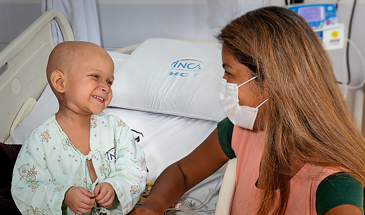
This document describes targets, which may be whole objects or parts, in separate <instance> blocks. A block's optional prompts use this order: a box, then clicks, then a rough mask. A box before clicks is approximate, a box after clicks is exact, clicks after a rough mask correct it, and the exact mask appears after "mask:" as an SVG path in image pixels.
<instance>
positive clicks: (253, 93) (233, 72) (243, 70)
mask: <svg viewBox="0 0 365 215" xmlns="http://www.w3.org/2000/svg"><path fill="white" fill-rule="evenodd" d="M222 61H223V68H224V70H225V73H224V76H223V78H225V79H226V80H227V82H228V83H233V84H237V85H238V86H239V85H240V84H242V83H244V82H246V81H247V80H249V79H251V78H252V77H251V76H250V71H249V69H248V68H247V67H246V66H245V65H243V64H241V63H239V62H237V61H236V60H235V59H234V57H233V55H232V54H230V53H229V52H228V51H226V50H225V49H224V48H223V50H222ZM261 86H263V88H260V87H259V86H257V85H256V84H255V79H254V80H251V81H249V82H247V83H246V84H244V85H242V86H241V87H239V88H238V100H239V104H240V105H241V106H243V105H245V106H249V107H254V108H256V107H257V106H259V105H260V104H261V103H262V102H264V101H265V100H266V99H267V98H269V96H268V92H267V89H266V87H265V86H266V85H265V83H263V84H262V85H261ZM269 102H270V101H267V102H265V103H264V104H263V105H262V106H260V108H259V112H258V115H257V117H256V120H255V124H254V127H253V131H258V130H263V129H264V127H265V125H266V123H267V118H268V103H269Z"/></svg>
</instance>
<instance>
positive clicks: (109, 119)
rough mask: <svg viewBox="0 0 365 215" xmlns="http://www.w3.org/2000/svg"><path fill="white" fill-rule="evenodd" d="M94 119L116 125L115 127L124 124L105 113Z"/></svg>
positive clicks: (116, 117)
mask: <svg viewBox="0 0 365 215" xmlns="http://www.w3.org/2000/svg"><path fill="white" fill-rule="evenodd" d="M95 116H96V118H99V119H98V120H102V121H106V122H109V123H112V124H116V125H122V124H123V125H124V126H125V123H124V122H123V120H122V119H121V118H120V117H119V116H117V115H114V114H111V113H106V112H101V113H100V114H97V115H95Z"/></svg>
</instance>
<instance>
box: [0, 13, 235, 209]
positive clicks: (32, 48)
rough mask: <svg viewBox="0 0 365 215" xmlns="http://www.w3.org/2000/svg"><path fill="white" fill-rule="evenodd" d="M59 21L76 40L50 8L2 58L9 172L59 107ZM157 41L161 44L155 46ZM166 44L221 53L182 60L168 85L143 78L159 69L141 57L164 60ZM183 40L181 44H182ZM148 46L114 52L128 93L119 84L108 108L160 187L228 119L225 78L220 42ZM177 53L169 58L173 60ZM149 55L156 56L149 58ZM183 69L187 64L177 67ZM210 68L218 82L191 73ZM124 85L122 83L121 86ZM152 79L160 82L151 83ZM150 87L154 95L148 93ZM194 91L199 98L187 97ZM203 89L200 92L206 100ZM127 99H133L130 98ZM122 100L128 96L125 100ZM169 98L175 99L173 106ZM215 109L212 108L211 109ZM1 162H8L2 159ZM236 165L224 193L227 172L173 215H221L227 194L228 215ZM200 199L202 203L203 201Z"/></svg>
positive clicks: (1, 137) (9, 205) (1, 110)
mask: <svg viewBox="0 0 365 215" xmlns="http://www.w3.org/2000/svg"><path fill="white" fill-rule="evenodd" d="M52 19H55V20H56V21H57V23H58V25H59V26H60V29H61V31H62V36H63V38H64V40H65V41H72V40H74V38H73V34H72V29H71V27H70V26H69V23H68V22H67V19H66V18H65V17H64V15H63V14H62V13H61V12H59V11H57V10H49V11H47V12H46V13H44V14H43V15H42V16H41V17H40V18H39V19H37V20H36V21H35V22H34V23H33V24H32V25H31V26H30V27H29V28H28V29H26V30H25V31H24V32H23V33H22V34H21V35H20V36H18V37H17V38H16V39H15V40H14V41H13V42H12V43H11V44H9V45H8V46H7V47H6V48H5V49H4V50H3V51H2V52H1V53H0V66H3V65H4V66H3V67H2V68H4V67H5V71H4V72H3V74H2V75H1V76H0V100H1V105H0V119H1V120H0V121H1V123H0V146H1V149H2V152H4V153H5V154H6V156H8V157H9V158H10V163H9V162H8V163H7V164H4V163H3V165H7V166H6V167H7V169H12V166H11V165H13V164H14V162H15V159H16V156H17V153H18V151H19V149H20V147H21V144H22V143H23V141H24V140H25V138H27V136H28V135H29V134H30V132H31V131H32V130H33V129H34V128H36V127H37V126H38V125H39V124H40V123H41V122H43V121H44V120H45V119H46V118H48V116H49V115H50V114H52V113H55V112H56V111H57V110H58V106H57V101H56V99H55V96H54V95H53V93H52V92H51V90H50V87H49V86H48V84H47V80H46V75H45V70H46V64H47V60H48V56H49V54H50V52H51V51H52V49H53V48H54V43H53V38H52V33H51V20H52ZM156 41H157V43H155V42H156ZM160 42H161V43H164V42H167V43H168V45H167V46H166V47H170V48H171V47H173V48H174V49H175V48H176V50H178V47H179V46H185V45H186V47H188V45H191V44H192V43H195V44H197V46H198V47H197V48H195V50H191V51H192V52H193V53H197V52H200V50H201V49H200V48H201V47H204V48H207V49H208V50H210V49H217V50H218V52H217V51H214V50H213V51H212V53H213V52H214V53H213V54H215V55H214V56H213V59H207V61H204V62H202V61H201V60H196V59H195V58H194V59H193V58H191V57H190V58H189V56H186V57H185V58H184V57H183V58H179V59H180V61H173V63H171V64H170V63H169V65H170V66H171V67H174V68H173V69H175V70H174V71H173V72H171V71H170V73H169V74H165V76H166V77H167V79H166V80H165V82H160V81H161V77H162V76H157V75H152V76H148V78H146V77H145V76H147V75H141V76H138V72H139V71H145V70H153V68H155V67H156V66H158V64H156V65H154V64H153V63H152V65H149V64H142V63H141V64H138V66H142V67H138V66H136V67H134V64H133V63H135V62H138V60H139V59H138V58H135V56H136V55H137V54H135V53H139V54H142V56H144V54H146V53H147V54H150V55H151V54H152V55H157V54H156V53H155V52H154V51H156V50H157V51H160V52H161V50H160V49H161V48H160V47H159V46H158V45H159V43H160ZM176 42H177V43H178V45H177V46H176V47H175V46H174V44H175V43H176ZM147 43H148V42H147ZM147 43H145V42H144V43H141V44H137V45H133V46H130V47H125V48H122V49H118V50H116V51H114V52H109V53H110V55H111V56H112V58H113V60H114V63H115V71H116V72H115V82H114V84H113V87H114V86H124V87H125V86H126V87H127V88H122V89H120V90H118V89H117V87H115V88H116V89H114V88H113V93H114V96H113V100H112V102H111V105H110V107H108V108H107V109H106V110H105V111H106V112H109V113H113V114H115V115H118V116H119V117H120V118H121V119H122V120H123V121H124V122H125V123H126V124H127V125H128V126H129V127H130V128H131V129H132V131H133V133H134V135H135V138H136V140H137V141H138V143H139V144H140V145H141V147H142V149H143V150H144V151H145V153H146V162H147V168H148V169H149V175H148V178H147V182H148V183H153V182H154V180H155V179H156V178H157V177H158V175H159V174H160V173H161V172H162V171H163V170H164V169H165V168H166V167H167V166H169V165H170V164H171V163H173V162H175V161H177V160H179V159H181V158H183V157H184V156H186V155H188V154H189V153H190V152H191V151H192V150H194V149H195V148H196V147H197V146H198V145H199V144H200V143H201V142H202V141H203V140H204V139H205V138H206V137H207V136H208V135H209V134H210V133H211V132H212V131H213V130H214V129H215V128H216V125H217V122H218V121H219V120H220V119H223V118H224V117H225V115H224V112H223V110H221V107H220V105H219V102H218V103H217V98H216V97H217V95H218V81H219V79H220V78H219V76H220V77H222V75H223V70H222V69H221V62H220V51H219V45H218V44H212V43H211V42H204V41H182V40H181V41H173V40H164V39H156V40H149V44H150V45H151V44H152V48H150V49H149V50H151V52H149V51H147V52H146V51H144V50H146V49H148V48H149V47H148V46H147V45H148V44H147ZM146 44H147V45H146ZM204 44H205V45H206V46H204ZM153 46H155V48H153ZM157 53H158V52H157ZM212 53H211V54H212ZM216 53H219V54H216ZM203 54H204V53H203ZM170 55H171V54H166V57H169V56H170ZM146 57H148V58H150V56H149V55H146ZM199 62H200V63H199ZM204 63H205V64H204ZM203 64H204V65H203ZM126 65H129V66H130V67H133V68H136V71H132V72H131V71H128V73H129V75H128V77H132V78H134V80H132V81H131V80H124V79H123V77H126V76H125V74H124V76H123V72H119V71H124V68H130V67H127V66H126ZM189 65H190V67H189ZM178 66H181V67H180V68H178ZM184 66H185V67H184ZM194 66H195V67H194ZM203 66H204V67H208V68H210V67H212V69H214V70H215V73H214V74H215V75H213V78H210V79H209V77H211V76H212V75H211V74H210V75H209V76H208V75H207V73H206V72H205V73H204V74H203V73H202V74H200V73H199V71H197V70H196V71H195V72H192V73H189V71H186V70H184V69H187V67H189V69H200V68H201V67H203ZM193 67H194V68H193ZM138 68H139V69H138ZM218 68H219V69H218ZM208 70H209V69H208ZM120 74H121V75H120ZM191 75H193V77H194V78H196V81H189V82H184V83H180V82H179V81H176V80H183V79H184V78H189V76H191ZM194 75H195V76H194ZM119 76H120V77H119ZM142 76H143V77H142ZM199 76H201V78H203V79H204V80H206V81H205V82H203V83H202V82H201V79H200V83H199V81H197V80H199V79H198V78H199ZM118 78H119V79H118ZM178 78H180V79H178ZM118 80H121V82H119V83H118ZM170 80H174V81H172V82H171V83H172V84H170V82H169V81H170ZM194 80H195V79H194ZM123 81H124V82H123ZM153 81H156V83H155V84H151V82H153ZM151 85H154V87H156V86H162V87H165V88H166V89H169V91H165V92H160V91H161V88H159V89H157V90H156V89H155V88H153V87H152V88H151ZM165 85H166V86H165ZM128 87H130V88H128ZM133 87H134V88H133ZM171 88H172V89H173V90H171ZM212 89H214V90H212ZM144 90H147V91H148V92H143V91H144ZM154 90H155V91H154ZM189 90H190V91H189ZM194 90H195V92H193V93H194V94H193V95H189V96H190V97H189V96H185V95H186V94H189V93H191V91H194ZM196 92H201V94H202V95H201V94H199V93H196ZM207 92H208V93H207ZM123 93H124V94H123ZM161 94H162V95H161ZM170 94H172V95H170ZM203 95H204V98H208V99H207V100H205V99H202V96H203ZM123 96H124V97H123ZM125 96H127V97H128V96H129V97H128V98H125ZM121 97H123V99H119V98H121ZM151 97H152V98H151ZM124 98H125V99H124ZM159 99H160V100H161V101H159ZM166 99H168V100H167V101H166ZM186 99H187V100H186ZM120 100H122V101H120ZM123 102H126V103H123ZM194 105H196V106H194ZM204 105H206V107H204ZM161 106H162V108H161ZM180 106H181V107H180ZM210 106H211V107H213V109H209V107H210ZM194 111H195V112H194ZM209 113H211V115H209ZM207 114H208V115H207ZM3 156H5V155H3ZM2 159H5V158H4V157H2ZM230 162H231V163H229V164H228V167H227V171H230V172H231V173H232V174H233V177H225V178H224V179H223V181H224V184H223V185H222V186H223V187H222V188H220V185H221V183H222V177H223V174H224V171H225V167H222V168H221V169H220V170H218V171H217V172H216V173H215V174H213V175H212V176H211V177H209V178H207V179H206V180H204V181H203V182H202V183H200V184H198V185H197V186H196V187H194V188H192V189H191V190H190V191H188V193H187V194H186V195H185V196H184V197H183V198H182V199H181V200H180V201H179V202H180V203H181V204H184V205H186V206H187V208H188V210H185V212H181V211H180V212H179V210H177V209H171V210H170V211H169V212H168V214H174V213H177V214H185V213H186V214H209V213H211V214H214V211H215V208H216V205H217V199H218V193H219V195H220V196H223V197H220V198H219V201H218V205H217V210H218V211H216V214H228V213H229V212H228V211H229V206H230V199H231V197H232V193H233V188H234V183H235V182H234V179H235V177H234V172H235V168H234V162H235V161H230ZM10 174H11V173H10ZM8 176H10V175H8ZM8 178H9V177H7V179H2V182H3V183H2V184H3V187H2V189H0V194H1V196H0V213H4V214H5V213H7V214H15V211H16V208H15V205H14V203H13V202H12V200H11V197H10V181H9V179H8ZM4 180H6V181H4ZM218 191H219V192H218ZM1 201H3V202H1ZM201 202H203V204H200V203H201Z"/></svg>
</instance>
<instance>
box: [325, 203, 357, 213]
mask: <svg viewBox="0 0 365 215" xmlns="http://www.w3.org/2000/svg"><path fill="white" fill-rule="evenodd" d="M344 214H351V215H362V212H361V210H360V208H358V207H356V206H354V205H340V206H337V207H334V208H332V209H331V210H329V211H327V212H326V213H325V214H324V215H344Z"/></svg>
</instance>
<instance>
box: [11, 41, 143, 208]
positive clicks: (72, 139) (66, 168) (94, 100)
mask: <svg viewBox="0 0 365 215" xmlns="http://www.w3.org/2000/svg"><path fill="white" fill-rule="evenodd" d="M46 74H47V80H48V83H49V85H50V86H51V89H52V91H53V92H54V94H55V95H56V97H57V100H58V103H59V110H58V112H57V113H55V114H53V115H52V116H50V117H49V118H48V119H47V120H46V121H45V122H44V123H42V124H41V125H40V126H39V127H38V128H36V129H35V130H34V131H33V132H32V133H31V135H30V136H29V138H28V139H27V140H26V141H25V143H24V144H23V146H22V149H21V150H20V152H19V156H18V158H17V161H16V163H15V167H14V170H13V180H12V189H11V192H12V196H13V198H14V200H15V202H16V205H17V207H18V209H19V210H20V212H21V213H22V214H28V213H34V214H35V213H40V214H74V213H76V214H127V213H128V212H129V211H130V210H131V209H132V208H133V207H134V205H135V204H136V202H137V201H138V199H139V195H140V193H141V192H142V191H143V190H144V188H145V184H146V176H147V171H146V164H145V157H144V153H143V151H142V149H141V148H140V147H139V145H138V144H136V142H135V140H134V137H133V135H132V133H131V130H130V128H129V127H128V126H127V125H126V124H125V123H124V122H123V121H122V120H121V119H119V118H118V117H117V116H114V115H111V114H107V113H104V112H102V111H103V110H104V109H105V108H106V107H107V106H108V105H109V103H110V101H111V99H112V89H111V85H112V83H113V80H114V63H113V60H112V59H111V57H110V55H109V54H108V53H107V52H106V51H105V50H104V49H103V48H102V47H100V46H98V45H95V44H92V43H88V42H79V41H69V42H63V43H60V44H59V45H57V46H56V47H55V48H54V49H53V51H52V52H51V54H50V56H49V60H48V65H47V69H46Z"/></svg>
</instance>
